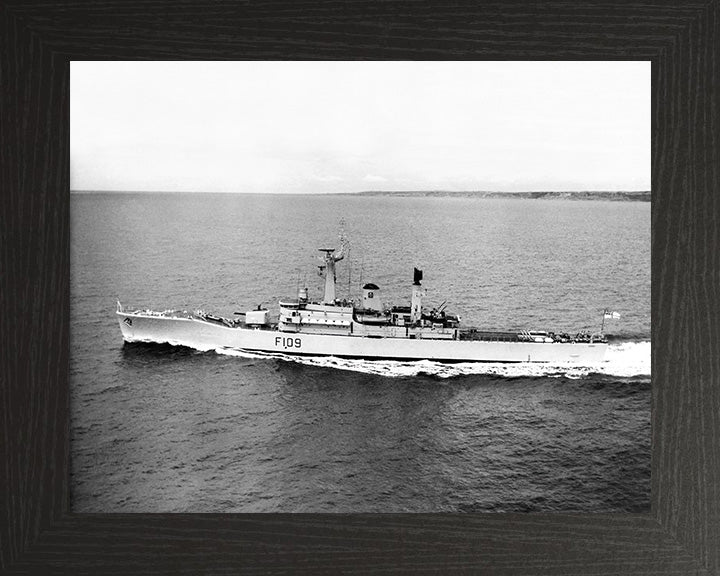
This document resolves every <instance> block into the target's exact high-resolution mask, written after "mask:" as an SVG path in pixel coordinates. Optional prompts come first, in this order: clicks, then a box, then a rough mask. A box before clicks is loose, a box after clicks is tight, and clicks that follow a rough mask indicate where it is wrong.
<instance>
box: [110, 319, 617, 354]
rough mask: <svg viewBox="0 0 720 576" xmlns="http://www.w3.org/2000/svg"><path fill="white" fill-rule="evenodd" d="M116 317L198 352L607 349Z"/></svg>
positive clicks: (145, 336)
mask: <svg viewBox="0 0 720 576" xmlns="http://www.w3.org/2000/svg"><path fill="white" fill-rule="evenodd" d="M116 315H117V318H118V321H119V323H120V329H121V331H122V334H123V338H124V340H125V341H126V342H155V343H169V344H173V345H176V346H187V347H191V348H196V349H201V350H209V349H218V348H230V349H234V350H243V351H248V352H264V353H283V354H292V355H303V356H336V357H341V358H362V359H384V360H434V361H439V362H545V363H565V362H570V363H574V364H581V365H585V366H588V365H595V364H597V363H599V362H602V361H603V359H604V356H605V350H606V348H607V344H606V343H603V342H597V343H587V342H574V343H571V342H568V343H563V342H552V343H546V342H542V343H541V342H490V341H480V340H435V339H411V338H393V337H387V338H370V337H362V336H343V335H328V334H308V333H291V332H281V331H278V330H270V329H252V328H244V327H228V326H224V325H221V324H215V323H211V322H207V321H205V320H200V319H197V318H183V317H168V316H162V315H152V316H150V315H143V314H141V313H128V312H117V313H116Z"/></svg>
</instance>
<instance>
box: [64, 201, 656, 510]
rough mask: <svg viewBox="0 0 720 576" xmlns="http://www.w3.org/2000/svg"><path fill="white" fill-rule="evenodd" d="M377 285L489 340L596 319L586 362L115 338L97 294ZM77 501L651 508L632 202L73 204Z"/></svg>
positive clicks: (639, 252)
mask: <svg viewBox="0 0 720 576" xmlns="http://www.w3.org/2000/svg"><path fill="white" fill-rule="evenodd" d="M341 221H343V222H344V228H345V231H346V234H347V235H348V237H349V239H350V252H349V256H348V257H346V258H345V259H344V260H343V261H341V262H339V263H338V274H337V290H338V296H339V297H340V298H355V299H357V298H358V297H359V296H360V287H361V285H362V284H364V283H367V282H373V283H375V284H377V285H378V286H379V287H380V298H381V299H382V301H386V302H392V303H396V304H401V303H402V304H404V303H406V302H407V301H409V298H410V291H411V283H412V279H413V278H412V273H413V267H417V268H421V269H422V270H423V271H424V280H423V286H424V288H425V290H426V292H427V295H426V299H425V304H426V305H427V306H431V307H432V306H436V307H437V306H440V305H441V304H443V303H445V304H446V307H447V310H448V311H450V312H452V313H459V314H460V315H461V317H462V320H463V324H468V325H476V326H479V327H482V328H487V329H538V330H544V329H549V330H555V331H565V332H570V333H573V332H576V331H579V330H590V331H593V330H597V329H599V328H600V325H601V322H602V311H603V310H604V309H605V308H608V309H611V310H614V311H617V312H619V313H620V314H621V318H620V319H614V320H606V321H605V332H606V333H607V334H608V335H609V339H610V345H609V348H608V353H607V357H606V360H607V361H606V362H604V363H603V364H602V365H600V366H593V367H577V366H571V365H558V366H549V365H540V364H514V365H506V364H473V363H461V364H440V363H435V362H429V361H423V362H394V361H375V362H367V361H361V360H342V359H338V358H320V357H318V358H295V357H292V356H284V355H273V356H271V357H268V356H266V355H259V354H247V353H242V352H238V351H228V350H192V349H186V348H174V347H171V346H167V345H150V344H132V345H130V344H123V341H122V337H121V334H120V329H119V327H118V324H117V320H116V317H115V314H114V310H115V302H116V300H117V299H118V298H119V299H120V300H121V301H122V302H123V304H125V305H128V306H137V307H142V308H152V309H156V310H166V309H181V310H182V309H186V310H195V309H198V308H199V309H203V310H205V311H206V312H210V313H214V314H218V315H223V316H228V317H232V316H233V313H234V312H235V311H245V310H250V309H252V308H255V307H256V306H257V305H258V304H264V305H268V306H269V307H270V308H272V307H274V306H276V303H277V300H279V299H281V298H283V297H284V298H287V297H292V296H294V295H295V294H296V293H297V290H298V287H303V286H307V287H308V288H309V291H310V295H311V297H320V296H321V295H322V284H323V281H322V278H320V276H319V275H318V274H317V272H318V269H317V266H318V265H319V264H321V262H320V260H319V259H318V258H317V257H318V256H319V255H321V253H320V252H318V250H317V249H318V248H328V247H338V244H339V243H338V232H339V228H340V225H341ZM71 226H72V228H71V282H72V284H71V366H70V371H71V373H70V379H71V394H72V399H71V414H72V417H71V497H72V509H73V511H75V512H392V511H396V512H401V511H412V512H440V511H462V512H486V511H497V512H508V511H584V512H587V511H599V512H640V511H646V510H648V509H649V502H650V392H651V383H650V204H649V203H643V202H611V201H589V200H588V201H572V200H524V199H480V198H472V197H470V198H468V197H465V198H447V197H443V198H436V197H404V198H397V197H391V196H378V197H367V196H354V195H353V196H342V195H337V196H313V195H306V196H293V195H246V194H239V195H232V194H203V193H197V194H121V193H97V194H72V196H71Z"/></svg>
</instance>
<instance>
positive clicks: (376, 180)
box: [363, 174, 387, 182]
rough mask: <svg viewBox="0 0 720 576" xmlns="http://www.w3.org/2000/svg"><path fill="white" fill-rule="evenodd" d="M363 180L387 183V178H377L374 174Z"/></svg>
mask: <svg viewBox="0 0 720 576" xmlns="http://www.w3.org/2000/svg"><path fill="white" fill-rule="evenodd" d="M363 180H365V182H387V178H383V177H382V176H375V175H374V174H367V175H366V176H365V178H363Z"/></svg>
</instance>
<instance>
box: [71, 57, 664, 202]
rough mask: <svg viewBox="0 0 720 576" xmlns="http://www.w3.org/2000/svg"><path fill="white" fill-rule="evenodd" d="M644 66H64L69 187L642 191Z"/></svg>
mask: <svg viewBox="0 0 720 576" xmlns="http://www.w3.org/2000/svg"><path fill="white" fill-rule="evenodd" d="M650 112H651V110H650V62H72V63H71V66H70V187H71V189H72V190H108V191H110V190H112V191H167V192H172V191H184V192H249V193H285V194H287V193H330V192H359V191H366V190H390V191H392V190H396V191H412V190H447V191H468V190H485V191H529V190H562V191H564V190H650Z"/></svg>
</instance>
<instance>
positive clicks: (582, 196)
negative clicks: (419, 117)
mask: <svg viewBox="0 0 720 576" xmlns="http://www.w3.org/2000/svg"><path fill="white" fill-rule="evenodd" d="M353 195H354V196H399V197H411V198H449V197H453V198H521V199H532V200H540V199H543V200H544V199H553V200H555V199H562V200H612V201H620V202H628V201H629V202H650V196H651V195H650V191H649V190H648V191H644V190H643V191H608V190H582V191H575V192H560V191H552V190H548V191H533V192H487V191H466V192H450V191H447V190H418V191H408V192H392V191H382V190H372V191H370V190H369V191H365V192H355V193H354V194H353Z"/></svg>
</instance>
